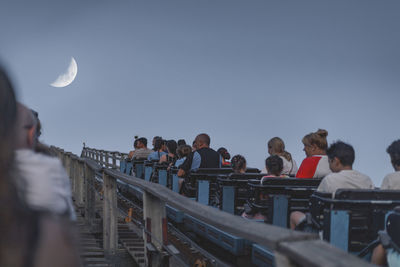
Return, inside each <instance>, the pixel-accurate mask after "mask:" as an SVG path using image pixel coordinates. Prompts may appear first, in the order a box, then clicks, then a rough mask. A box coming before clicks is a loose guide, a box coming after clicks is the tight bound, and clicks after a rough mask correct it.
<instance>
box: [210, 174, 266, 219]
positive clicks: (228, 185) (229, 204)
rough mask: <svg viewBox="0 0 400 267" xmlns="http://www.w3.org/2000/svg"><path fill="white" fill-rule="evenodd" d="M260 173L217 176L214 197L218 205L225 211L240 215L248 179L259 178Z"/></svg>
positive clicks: (242, 209)
mask: <svg viewBox="0 0 400 267" xmlns="http://www.w3.org/2000/svg"><path fill="white" fill-rule="evenodd" d="M263 176H264V174H260V173H231V174H228V175H219V176H218V178H217V190H216V198H217V199H218V207H219V208H220V209H221V210H223V211H226V212H229V213H232V214H235V215H241V214H242V213H243V211H244V204H245V203H246V202H247V199H248V198H249V197H250V196H249V189H250V187H249V184H248V183H249V180H250V179H257V180H260V179H261V177H263Z"/></svg>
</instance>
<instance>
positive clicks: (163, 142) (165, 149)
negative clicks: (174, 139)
mask: <svg viewBox="0 0 400 267" xmlns="http://www.w3.org/2000/svg"><path fill="white" fill-rule="evenodd" d="M161 150H162V151H165V152H167V140H164V139H162V142H161Z"/></svg>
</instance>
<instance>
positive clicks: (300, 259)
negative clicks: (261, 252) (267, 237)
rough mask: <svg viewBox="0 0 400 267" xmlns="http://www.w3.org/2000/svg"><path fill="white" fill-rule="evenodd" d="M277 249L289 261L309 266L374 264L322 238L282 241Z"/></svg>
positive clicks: (326, 266)
mask: <svg viewBox="0 0 400 267" xmlns="http://www.w3.org/2000/svg"><path fill="white" fill-rule="evenodd" d="M277 251H278V252H279V253H280V255H285V257H287V258H289V259H290V262H293V263H295V264H296V265H300V266H309V267H341V266H343V267H347V266H352V267H368V266H371V267H372V266H374V265H372V264H370V263H368V262H366V261H364V260H362V259H360V258H357V257H356V256H353V255H351V254H349V253H347V252H345V251H343V250H341V249H338V248H336V247H334V246H332V245H330V244H328V243H326V242H324V241H322V240H308V241H296V242H283V243H281V244H279V246H278V248H277Z"/></svg>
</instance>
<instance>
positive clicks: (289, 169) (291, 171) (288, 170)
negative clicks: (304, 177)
mask: <svg viewBox="0 0 400 267" xmlns="http://www.w3.org/2000/svg"><path fill="white" fill-rule="evenodd" d="M279 157H280V158H281V159H282V160H283V170H282V173H281V174H284V175H289V176H295V175H296V173H297V164H296V161H295V160H294V159H293V158H292V160H291V161H288V160H287V159H286V158H285V157H282V156H279Z"/></svg>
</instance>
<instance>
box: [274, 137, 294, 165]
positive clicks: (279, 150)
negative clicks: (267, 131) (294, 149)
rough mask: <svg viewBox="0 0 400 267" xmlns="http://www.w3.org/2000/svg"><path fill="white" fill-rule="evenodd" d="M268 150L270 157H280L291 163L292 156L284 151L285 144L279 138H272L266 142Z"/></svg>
mask: <svg viewBox="0 0 400 267" xmlns="http://www.w3.org/2000/svg"><path fill="white" fill-rule="evenodd" d="M268 148H270V149H271V151H272V152H271V155H278V156H282V157H284V158H285V159H287V160H288V161H292V155H291V154H290V153H289V152H287V151H286V150H285V143H284V142H283V140H282V139H281V138H279V137H273V138H271V139H270V140H269V141H268Z"/></svg>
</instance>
